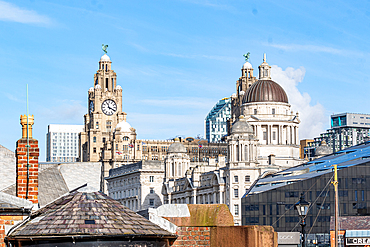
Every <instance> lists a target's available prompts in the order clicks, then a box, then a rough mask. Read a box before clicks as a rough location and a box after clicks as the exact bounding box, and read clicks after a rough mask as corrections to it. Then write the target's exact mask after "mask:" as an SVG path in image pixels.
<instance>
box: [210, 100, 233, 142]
mask: <svg viewBox="0 0 370 247" xmlns="http://www.w3.org/2000/svg"><path fill="white" fill-rule="evenodd" d="M230 116H231V99H230V98H223V99H221V100H219V101H218V102H217V104H216V105H215V106H214V107H213V108H212V110H211V111H210V112H209V113H208V115H207V117H206V119H205V120H204V130H205V136H206V139H207V140H208V141H209V142H219V141H221V138H222V137H223V136H224V135H227V120H228V119H229V118H230Z"/></svg>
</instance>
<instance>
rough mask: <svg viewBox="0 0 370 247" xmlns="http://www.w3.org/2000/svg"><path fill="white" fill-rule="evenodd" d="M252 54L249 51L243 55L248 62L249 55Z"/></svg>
mask: <svg viewBox="0 0 370 247" xmlns="http://www.w3.org/2000/svg"><path fill="white" fill-rule="evenodd" d="M250 55H251V53H250V52H247V54H244V55H243V57H245V61H246V62H248V60H249V56H250Z"/></svg>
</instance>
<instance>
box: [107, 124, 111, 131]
mask: <svg viewBox="0 0 370 247" xmlns="http://www.w3.org/2000/svg"><path fill="white" fill-rule="evenodd" d="M111 131H112V121H107V132H111Z"/></svg>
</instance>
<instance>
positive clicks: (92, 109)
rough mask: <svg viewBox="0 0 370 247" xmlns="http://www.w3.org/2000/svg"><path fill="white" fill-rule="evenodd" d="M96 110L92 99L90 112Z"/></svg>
mask: <svg viewBox="0 0 370 247" xmlns="http://www.w3.org/2000/svg"><path fill="white" fill-rule="evenodd" d="M93 111H94V102H92V101H90V113H92V112H93Z"/></svg>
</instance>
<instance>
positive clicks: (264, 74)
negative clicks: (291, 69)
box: [258, 53, 271, 80]
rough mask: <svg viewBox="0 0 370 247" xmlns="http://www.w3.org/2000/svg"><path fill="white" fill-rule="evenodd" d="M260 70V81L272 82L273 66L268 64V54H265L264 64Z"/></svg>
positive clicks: (259, 67)
mask: <svg viewBox="0 0 370 247" xmlns="http://www.w3.org/2000/svg"><path fill="white" fill-rule="evenodd" d="M258 69H259V79H260V80H271V66H270V65H269V64H268V63H267V62H266V53H263V63H262V64H261V65H260V66H258Z"/></svg>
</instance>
